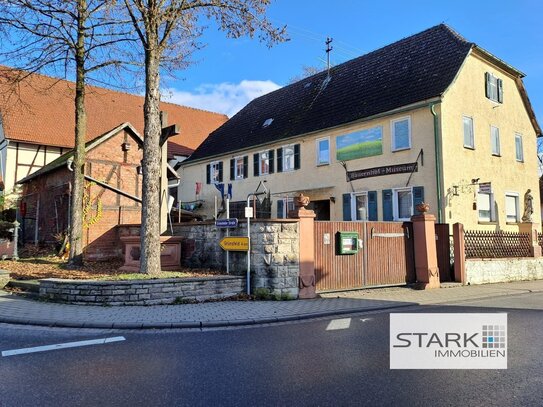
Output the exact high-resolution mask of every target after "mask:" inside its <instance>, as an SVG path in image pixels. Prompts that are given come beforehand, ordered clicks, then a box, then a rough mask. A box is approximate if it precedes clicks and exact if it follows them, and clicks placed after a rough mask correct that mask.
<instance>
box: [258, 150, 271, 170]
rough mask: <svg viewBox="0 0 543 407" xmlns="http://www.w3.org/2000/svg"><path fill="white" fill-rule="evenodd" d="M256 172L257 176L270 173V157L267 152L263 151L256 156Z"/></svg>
mask: <svg viewBox="0 0 543 407" xmlns="http://www.w3.org/2000/svg"><path fill="white" fill-rule="evenodd" d="M258 172H259V175H267V174H269V173H270V156H269V153H268V152H267V151H263V152H261V153H259V155H258Z"/></svg>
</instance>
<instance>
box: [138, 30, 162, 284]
mask: <svg viewBox="0 0 543 407" xmlns="http://www.w3.org/2000/svg"><path fill="white" fill-rule="evenodd" d="M153 34H154V35H157V34H156V33H148V39H149V42H150V43H151V44H155V41H153V40H155V38H152V37H153ZM159 65H160V53H159V51H158V50H157V49H156V48H153V47H150V49H147V50H146V51H145V103H144V106H143V110H144V119H145V126H144V130H143V165H142V167H143V185H142V189H143V190H142V211H141V255H140V272H142V273H148V274H153V273H158V272H160V271H161V267H160V175H161V174H160V173H161V169H162V166H161V150H160V135H161V131H162V126H161V123H160V71H159Z"/></svg>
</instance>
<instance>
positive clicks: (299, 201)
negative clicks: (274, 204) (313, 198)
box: [288, 194, 317, 299]
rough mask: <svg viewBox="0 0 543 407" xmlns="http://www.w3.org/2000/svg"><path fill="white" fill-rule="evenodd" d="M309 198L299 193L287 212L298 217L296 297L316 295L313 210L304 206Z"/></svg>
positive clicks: (291, 216)
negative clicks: (293, 206) (298, 248)
mask: <svg viewBox="0 0 543 407" xmlns="http://www.w3.org/2000/svg"><path fill="white" fill-rule="evenodd" d="M308 204H309V198H307V197H305V196H303V195H302V194H300V196H298V197H296V200H295V205H296V209H295V210H293V211H290V212H289V213H288V217H289V218H294V219H299V223H298V225H299V228H300V230H299V238H300V258H299V262H300V274H299V276H298V287H299V289H300V291H299V293H298V298H300V299H308V298H315V297H316V296H317V294H316V292H315V290H316V287H315V216H316V215H315V212H314V211H312V210H309V209H306V208H305V207H306V206H307V205H308Z"/></svg>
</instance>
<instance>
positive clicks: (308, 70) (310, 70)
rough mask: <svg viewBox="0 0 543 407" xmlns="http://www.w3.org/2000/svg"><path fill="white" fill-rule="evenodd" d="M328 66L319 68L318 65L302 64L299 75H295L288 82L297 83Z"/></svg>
mask: <svg viewBox="0 0 543 407" xmlns="http://www.w3.org/2000/svg"><path fill="white" fill-rule="evenodd" d="M325 69H326V68H324V67H323V68H318V67H316V66H310V65H302V72H301V73H300V74H298V75H295V76H293V77H292V78H290V79H289V80H288V83H289V84H291V83H295V82H298V81H301V80H302V79H305V78H309V77H310V76H313V75H316V74H318V73H319V72H322V71H324V70H325Z"/></svg>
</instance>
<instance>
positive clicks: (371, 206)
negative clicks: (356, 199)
mask: <svg viewBox="0 0 543 407" xmlns="http://www.w3.org/2000/svg"><path fill="white" fill-rule="evenodd" d="M368 220H372V221H376V220H377V191H369V192H368Z"/></svg>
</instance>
